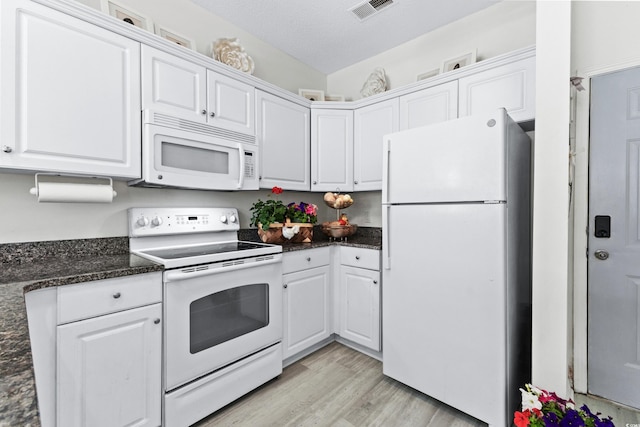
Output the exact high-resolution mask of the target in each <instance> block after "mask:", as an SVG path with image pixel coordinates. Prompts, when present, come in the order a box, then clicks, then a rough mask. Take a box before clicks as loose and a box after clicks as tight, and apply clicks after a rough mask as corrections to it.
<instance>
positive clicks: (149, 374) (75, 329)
mask: <svg viewBox="0 0 640 427" xmlns="http://www.w3.org/2000/svg"><path fill="white" fill-rule="evenodd" d="M65 288H67V289H65ZM161 289H162V281H161V276H160V275H159V274H149V275H140V276H130V277H129V278H126V279H125V278H118V279H108V280H104V281H100V283H98V282H94V283H88V284H79V285H69V286H67V287H61V288H59V289H58V291H59V292H58V319H61V318H65V317H67V318H73V317H74V316H75V314H76V313H77V310H76V307H77V306H76V305H71V304H68V303H69V302H75V303H76V304H78V305H80V306H82V307H92V306H93V307H96V313H97V314H99V315H97V316H96V317H91V318H85V319H82V320H77V321H72V322H70V323H66V324H60V325H58V327H57V350H56V353H57V354H56V375H57V381H56V383H57V385H56V397H57V398H56V400H57V403H56V408H57V411H56V412H57V425H58V426H65V427H73V426H92V427H99V426H104V427H115V426H154V427H155V426H160V424H161V402H162V380H161V378H162V377H161V373H162V365H161V361H162V322H161V319H162V304H161V303H160V301H161V298H162V291H161ZM61 291H62V292H61ZM92 291H95V292H92ZM141 293H142V294H146V295H147V299H148V300H147V301H144V303H151V302H153V303H152V304H149V305H144V306H139V307H135V308H129V307H127V305H128V304H133V305H140V302H137V301H136V300H137V298H138V296H139V295H140V294H141ZM103 300H106V304H104V303H103V302H105V301H103ZM111 302H113V304H111ZM118 304H122V308H125V307H126V309H124V310H122V311H115V310H118V309H119V308H118V307H116V306H117V305H118ZM108 305H112V306H113V307H112V308H108V307H107V306H108ZM65 306H66V307H69V308H68V309H66V308H65ZM65 311H71V312H72V313H69V315H65V313H64V312H65ZM113 311H115V312H113ZM105 312H108V314H104V313H105ZM59 322H60V320H59Z"/></svg>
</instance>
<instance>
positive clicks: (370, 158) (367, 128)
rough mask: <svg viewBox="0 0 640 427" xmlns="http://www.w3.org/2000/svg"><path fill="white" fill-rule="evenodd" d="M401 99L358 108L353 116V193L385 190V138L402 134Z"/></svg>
mask: <svg viewBox="0 0 640 427" xmlns="http://www.w3.org/2000/svg"><path fill="white" fill-rule="evenodd" d="M399 122H400V118H399V102H398V98H394V99H390V100H388V101H384V102H379V103H377V104H373V105H369V106H367V107H363V108H358V109H357V110H355V115H354V135H353V137H354V147H353V149H354V152H353V190H354V191H371V190H381V189H382V138H383V137H384V135H386V134H389V133H392V132H397V131H398V130H399Z"/></svg>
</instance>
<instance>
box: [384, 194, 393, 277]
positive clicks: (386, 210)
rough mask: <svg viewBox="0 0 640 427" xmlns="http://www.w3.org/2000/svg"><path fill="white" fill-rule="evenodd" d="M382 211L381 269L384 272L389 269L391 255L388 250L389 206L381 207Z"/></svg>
mask: <svg viewBox="0 0 640 427" xmlns="http://www.w3.org/2000/svg"><path fill="white" fill-rule="evenodd" d="M383 208H384V209H382V267H383V268H384V269H385V270H390V269H391V254H390V251H389V249H391V248H390V245H389V235H390V234H389V213H390V212H391V206H389V205H386V206H383Z"/></svg>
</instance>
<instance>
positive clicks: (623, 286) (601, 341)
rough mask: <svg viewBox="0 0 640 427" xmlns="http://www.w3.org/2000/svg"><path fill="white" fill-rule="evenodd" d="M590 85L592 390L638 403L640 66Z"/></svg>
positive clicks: (639, 351)
mask: <svg viewBox="0 0 640 427" xmlns="http://www.w3.org/2000/svg"><path fill="white" fill-rule="evenodd" d="M591 86H592V88H591V136H590V160H589V174H590V180H589V221H590V222H589V261H588V264H589V268H588V273H589V284H588V298H589V305H588V389H589V393H592V394H596V395H599V396H602V397H605V398H607V399H611V400H614V401H617V402H620V403H623V404H625V405H628V406H633V407H636V408H640V323H639V322H640V321H639V320H638V319H640V297H639V295H640V262H639V260H640V212H639V209H640V68H635V69H630V70H626V71H620V72H616V73H611V74H607V75H603V76H600V77H595V78H593V79H592V81H591ZM607 222H609V224H610V225H609V226H608V225H607ZM608 229H610V232H608Z"/></svg>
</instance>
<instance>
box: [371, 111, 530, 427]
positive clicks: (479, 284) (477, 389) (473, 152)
mask: <svg viewBox="0 0 640 427" xmlns="http://www.w3.org/2000/svg"><path fill="white" fill-rule="evenodd" d="M383 155H384V168H385V171H384V176H383V190H382V219H383V224H382V226H383V282H382V283H383V294H382V295H383V305H382V307H383V321H382V331H383V332H382V333H383V372H384V374H385V375H387V376H389V377H391V378H394V379H396V380H398V381H400V382H402V383H404V384H406V385H408V386H410V387H412V388H414V389H416V390H419V391H421V392H423V393H424V394H426V395H428V396H431V397H433V398H435V399H437V400H440V401H441V402H444V403H446V404H447V405H450V406H452V407H454V408H457V409H459V410H460V411H462V412H465V413H467V414H469V415H471V416H473V417H475V418H477V419H479V420H481V421H484V422H486V423H488V424H489V425H491V426H508V425H511V423H512V420H513V411H514V410H516V409H519V404H520V393H519V391H518V388H519V387H522V386H523V385H524V383H525V382H530V376H531V375H530V372H531V344H530V343H531V263H530V258H531V249H530V248H531V220H530V218H531V217H530V215H531V202H530V194H531V191H530V190H531V188H530V187H531V141H530V139H529V137H528V136H527V135H526V134H525V133H524V132H523V131H522V129H520V127H519V126H518V125H517V124H516V123H515V122H513V120H511V118H510V117H509V116H508V115H507V113H506V112H505V110H504V109H499V110H496V111H494V112H493V113H488V114H481V115H476V116H469V117H464V118H460V119H456V120H451V121H447V122H443V123H439V124H435V125H431V126H426V127H422V128H417V129H411V130H407V131H403V132H398V133H394V134H390V135H387V136H385V138H384V154H383Z"/></svg>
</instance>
